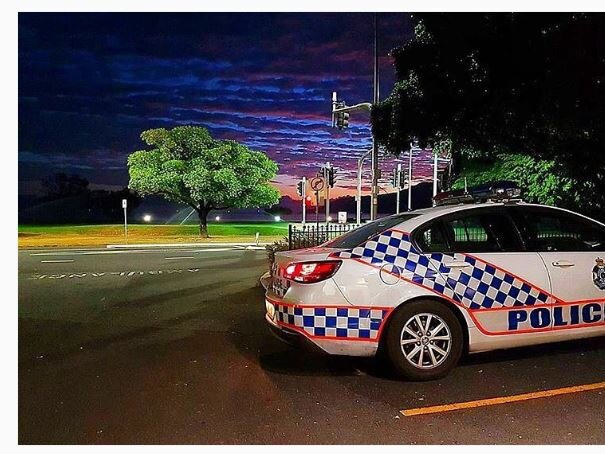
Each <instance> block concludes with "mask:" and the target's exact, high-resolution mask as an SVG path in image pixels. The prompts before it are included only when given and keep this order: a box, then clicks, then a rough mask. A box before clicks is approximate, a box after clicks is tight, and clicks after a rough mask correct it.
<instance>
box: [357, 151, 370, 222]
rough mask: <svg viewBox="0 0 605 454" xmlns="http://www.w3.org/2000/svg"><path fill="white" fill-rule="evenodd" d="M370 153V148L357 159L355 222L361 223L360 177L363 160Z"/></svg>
mask: <svg viewBox="0 0 605 454" xmlns="http://www.w3.org/2000/svg"><path fill="white" fill-rule="evenodd" d="M370 153H372V150H369V151H368V152H366V153H364V154H363V156H362V157H361V158H359V159H358V160H357V224H358V225H359V224H361V178H362V171H363V161H365V159H366V158H367V157H368V155H369V154H370Z"/></svg>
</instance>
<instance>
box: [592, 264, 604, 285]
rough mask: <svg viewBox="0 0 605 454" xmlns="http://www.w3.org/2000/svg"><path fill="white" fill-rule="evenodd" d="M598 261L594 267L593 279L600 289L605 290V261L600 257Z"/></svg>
mask: <svg viewBox="0 0 605 454" xmlns="http://www.w3.org/2000/svg"><path fill="white" fill-rule="evenodd" d="M596 262H597V264H596V265H595V267H594V268H593V269H592V279H593V281H594V284H595V285H596V286H597V288H599V290H605V261H604V260H603V259H602V258H600V257H599V258H597V260H596Z"/></svg>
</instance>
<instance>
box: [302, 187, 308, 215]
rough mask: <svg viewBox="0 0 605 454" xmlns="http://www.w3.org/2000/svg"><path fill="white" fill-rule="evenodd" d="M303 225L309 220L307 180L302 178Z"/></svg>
mask: <svg viewBox="0 0 605 454" xmlns="http://www.w3.org/2000/svg"><path fill="white" fill-rule="evenodd" d="M302 182H303V184H302V223H303V224H304V223H305V222H306V218H307V179H306V178H305V177H302Z"/></svg>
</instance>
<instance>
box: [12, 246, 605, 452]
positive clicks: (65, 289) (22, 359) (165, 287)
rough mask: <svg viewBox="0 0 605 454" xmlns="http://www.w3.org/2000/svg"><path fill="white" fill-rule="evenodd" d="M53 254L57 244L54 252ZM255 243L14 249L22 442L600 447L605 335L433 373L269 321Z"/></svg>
mask: <svg viewBox="0 0 605 454" xmlns="http://www.w3.org/2000/svg"><path fill="white" fill-rule="evenodd" d="M49 254H50V255H49ZM265 269H266V256H265V253H264V251H258V250H241V249H238V250H233V249H232V248H226V247H223V248H214V249H212V250H209V249H199V248H198V249H176V250H174V249H173V250H145V251H107V250H89V251H83V250H80V251H74V250H71V251H57V250H52V251H51V250H46V251H31V250H26V251H20V252H19V442H20V443H23V444H37V443H44V444H46V443H136V444H146V443H178V444H180V443H212V444H232V443H250V444H253V443H277V444H289V443H297V444H298V443H339V444H349V443H353V444H366V443H372V444H387V443H388V444H390V443H397V444H400V443H413V444H416V443H417V444H433V443H448V444H475V443H481V444H483V443H488V444H490V443H519V444H528V443H557V444H566V443H582V444H584V443H589V444H590V443H599V444H602V443H605V433H604V432H605V390H603V389H601V390H593V391H586V392H579V393H574V394H568V395H561V396H553V397H548V398H541V399H535V400H529V401H525V402H517V403H507V404H502V405H496V406H489V407H482V408H475V409H464V410H458V411H452V412H447V413H438V414H432V415H423V416H410V417H407V416H403V415H402V414H401V413H400V410H404V409H410V408H417V407H425V406H432V405H440V404H449V403H457V402H462V401H469V400H475V399H485V398H492V397H501V396H511V395H517V394H520V393H528V392H534V391H541V390H549V389H556V388H560V387H568V386H574V385H583V384H589V383H596V382H603V381H605V367H604V366H605V338H597V339H592V340H586V341H578V342H571V343H565V344H556V345H549V346H541V347H533V348H525V349H517V350H509V351H503V352H495V353H493V352H492V353H488V354H479V355H473V356H471V357H469V358H466V359H465V360H463V362H462V364H461V365H460V366H459V367H458V368H457V369H455V370H454V372H453V373H452V374H451V375H450V376H448V377H446V378H444V379H442V380H439V381H434V382H428V383H410V382H403V381H399V380H398V379H396V378H395V377H393V375H392V374H391V373H390V371H389V369H388V368H387V367H385V366H384V365H383V364H382V363H381V362H380V361H378V360H375V359H355V358H344V357H328V356H324V355H320V354H317V353H314V352H308V351H304V350H299V349H294V348H291V347H289V346H287V345H285V344H282V343H280V342H279V341H278V340H276V339H275V338H274V337H272V335H271V334H270V333H269V332H268V330H267V329H266V327H265V322H264V319H263V315H264V302H263V291H262V288H261V287H260V286H259V285H258V277H259V276H260V274H262V272H264V270H265Z"/></svg>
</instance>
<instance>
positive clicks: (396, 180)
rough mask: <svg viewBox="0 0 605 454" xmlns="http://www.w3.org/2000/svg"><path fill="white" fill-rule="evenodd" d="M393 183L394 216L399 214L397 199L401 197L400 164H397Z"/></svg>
mask: <svg viewBox="0 0 605 454" xmlns="http://www.w3.org/2000/svg"><path fill="white" fill-rule="evenodd" d="M393 182H394V186H395V189H396V190H397V202H396V203H397V208H396V209H395V214H399V199H400V196H401V164H397V168H396V169H395V178H394V180H393Z"/></svg>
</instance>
